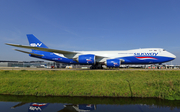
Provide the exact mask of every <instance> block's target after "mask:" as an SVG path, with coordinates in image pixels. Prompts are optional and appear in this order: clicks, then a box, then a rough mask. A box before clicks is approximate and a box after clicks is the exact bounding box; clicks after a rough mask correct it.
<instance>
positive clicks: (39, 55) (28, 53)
mask: <svg viewBox="0 0 180 112" xmlns="http://www.w3.org/2000/svg"><path fill="white" fill-rule="evenodd" d="M14 50H16V51H19V52H23V53H27V54H31V55H34V56H41V57H42V56H44V55H40V54H35V53H31V52H27V51H22V50H18V49H14Z"/></svg>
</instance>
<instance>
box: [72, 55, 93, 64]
mask: <svg viewBox="0 0 180 112" xmlns="http://www.w3.org/2000/svg"><path fill="white" fill-rule="evenodd" d="M74 60H75V61H77V62H78V63H80V64H90V65H92V64H95V55H93V54H87V55H79V56H78V57H77V58H75V59H74Z"/></svg>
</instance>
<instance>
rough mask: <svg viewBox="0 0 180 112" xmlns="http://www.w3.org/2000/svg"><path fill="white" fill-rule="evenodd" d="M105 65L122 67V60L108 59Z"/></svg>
mask: <svg viewBox="0 0 180 112" xmlns="http://www.w3.org/2000/svg"><path fill="white" fill-rule="evenodd" d="M105 65H106V66H107V67H120V65H121V60H119V59H108V60H106V62H105Z"/></svg>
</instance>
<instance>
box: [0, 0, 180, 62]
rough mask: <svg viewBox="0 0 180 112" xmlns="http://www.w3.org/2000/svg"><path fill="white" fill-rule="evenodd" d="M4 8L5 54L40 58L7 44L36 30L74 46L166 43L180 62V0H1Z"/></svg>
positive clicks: (1, 34)
mask: <svg viewBox="0 0 180 112" xmlns="http://www.w3.org/2000/svg"><path fill="white" fill-rule="evenodd" d="M0 14H1V16H0V52H1V53H0V60H10V61H36V60H39V59H36V58H32V57H29V56H28V54H24V53H20V52H17V51H14V50H13V49H15V47H12V46H7V45H5V43H14V44H22V45H28V40H27V37H26V34H34V35H35V36H36V37H37V38H38V39H39V40H41V41H42V42H43V43H45V44H46V45H47V46H48V47H49V48H53V49H60V50H68V51H100V50H103V51H105V50H130V49H138V48H164V49H166V50H167V51H169V52H171V53H173V54H175V55H176V56H177V58H176V59H175V60H174V61H173V62H172V63H173V64H175V65H180V44H179V43H180V0H0ZM26 51H29V50H26Z"/></svg>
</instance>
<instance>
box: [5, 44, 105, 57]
mask: <svg viewBox="0 0 180 112" xmlns="http://www.w3.org/2000/svg"><path fill="white" fill-rule="evenodd" d="M6 45H10V46H15V47H20V48H26V49H34V50H40V51H46V52H54V53H60V54H63V55H64V56H66V57H67V58H72V57H73V56H75V55H76V54H82V53H79V52H72V51H64V50H56V49H49V48H42V47H33V46H26V45H19V44H10V43H6ZM16 51H20V52H23V53H28V54H32V55H36V54H34V53H30V52H26V51H21V50H16ZM95 56H96V57H97V58H100V59H102V58H106V57H103V56H97V55H95Z"/></svg>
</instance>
